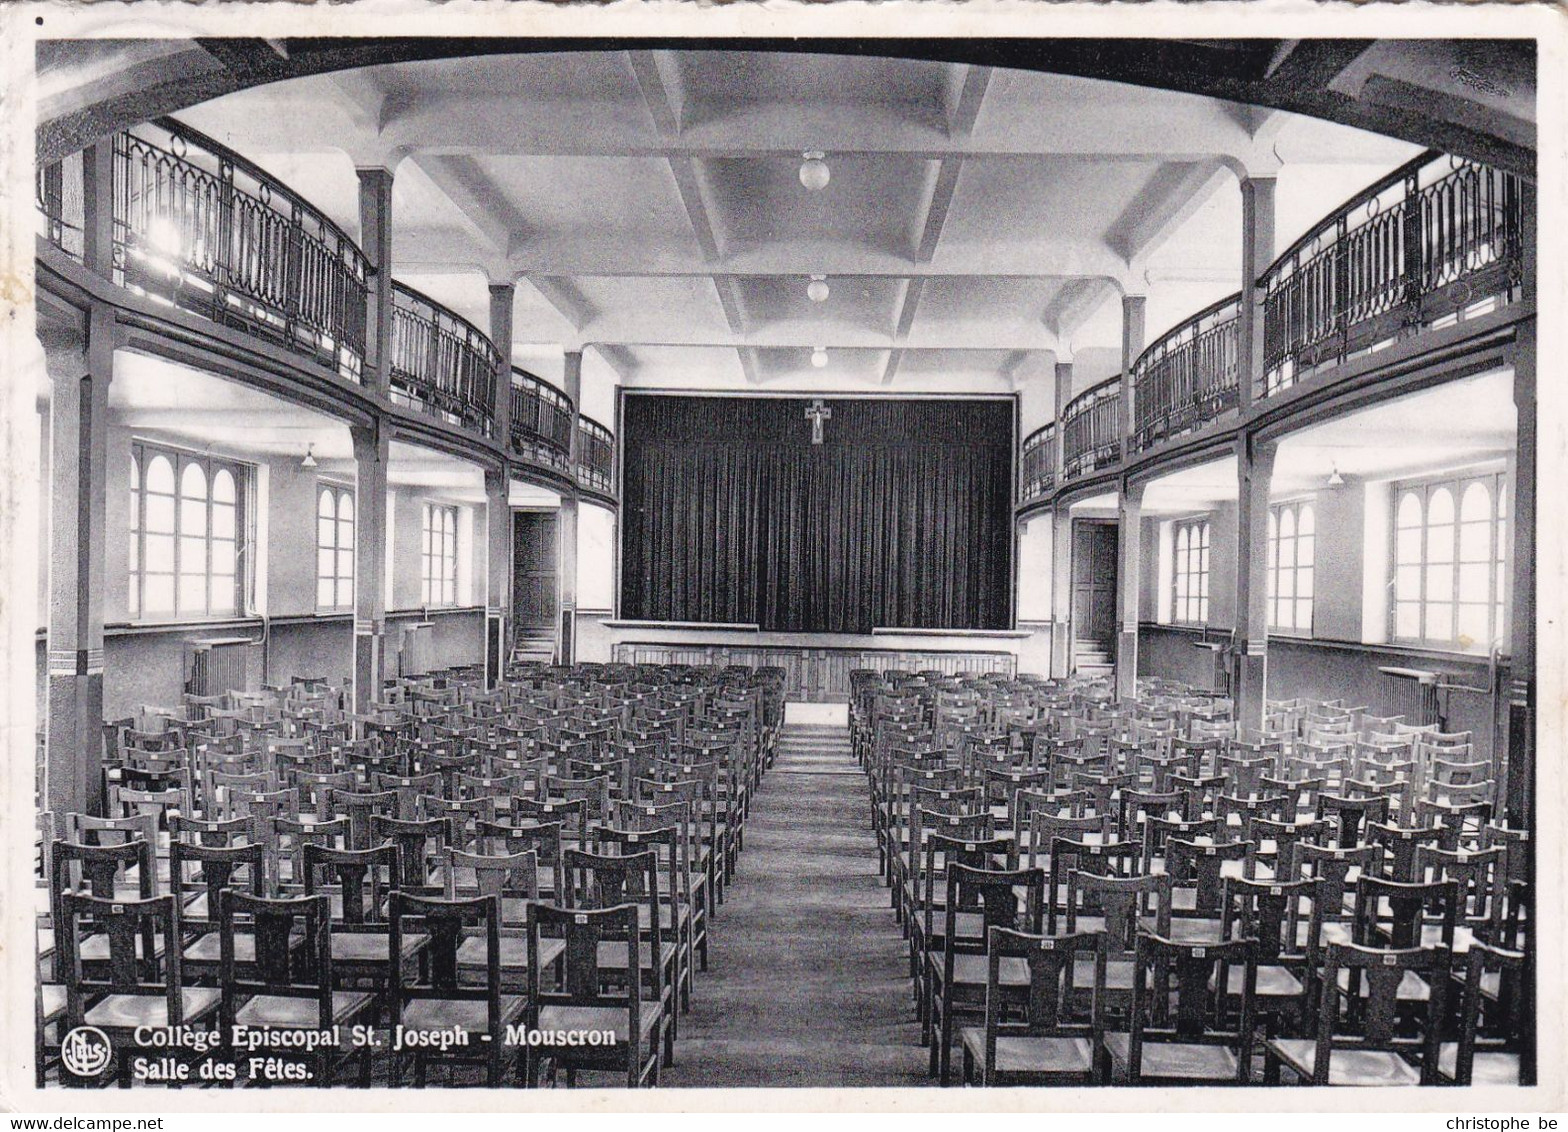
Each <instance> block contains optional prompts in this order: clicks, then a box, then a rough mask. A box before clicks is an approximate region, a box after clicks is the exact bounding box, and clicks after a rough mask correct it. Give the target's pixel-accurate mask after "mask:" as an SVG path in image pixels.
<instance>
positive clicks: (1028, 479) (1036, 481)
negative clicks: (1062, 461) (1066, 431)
mask: <svg viewBox="0 0 1568 1132" xmlns="http://www.w3.org/2000/svg"><path fill="white" fill-rule="evenodd" d="M1055 486H1056V422H1055V421H1052V422H1051V423H1050V424H1048V425H1046V426H1045V427H1044V428H1037V429H1035V430H1034V431H1033V432H1031V433H1030V434H1029V436H1028V438H1027V439H1025V440H1024V448H1023V454H1022V456H1021V458H1020V459H1019V461H1018V501H1019V502H1020V503H1028V502H1029V501H1031V500H1034V499H1038V498H1040V497H1041V496H1042V495H1048V494H1050V491H1051V489H1052V488H1053V487H1055Z"/></svg>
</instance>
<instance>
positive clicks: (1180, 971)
mask: <svg viewBox="0 0 1568 1132" xmlns="http://www.w3.org/2000/svg"><path fill="white" fill-rule="evenodd" d="M1238 967H1239V968H1240V969H1241V970H1242V972H1243V977H1242V981H1241V991H1240V994H1239V995H1235V996H1232V995H1225V994H1215V993H1212V992H1211V990H1210V987H1211V986H1213V987H1230V986H1233V985H1234V982H1233V980H1231V978H1230V971H1231V970H1232V969H1233V968H1238ZM1257 983H1258V953H1257V944H1256V942H1255V941H1253V940H1250V939H1239V940H1230V941H1228V942H1226V943H1178V942H1176V941H1174V940H1170V939H1166V938H1164V937H1163V936H1160V935H1157V934H1149V933H1144V934H1142V935H1140V936H1139V937H1138V939H1137V943H1136V946H1135V947H1134V949H1133V984H1132V1008H1131V1011H1130V1013H1129V1023H1130V1029H1129V1033H1128V1056H1127V1069H1128V1079H1129V1081H1131V1082H1137V1081H1138V1080H1140V1079H1141V1077H1142V1075H1143V1047H1144V1045H1145V1044H1148V1043H1155V1042H1174V1043H1181V1044H1202V1045H1223V1046H1226V1047H1228V1048H1233V1049H1234V1050H1235V1051H1236V1063H1237V1064H1236V1084H1238V1085H1245V1084H1248V1083H1249V1082H1250V1074H1251V1070H1252V1043H1253V1032H1254V1027H1253V1000H1254V997H1255V995H1256V993H1257ZM1233 997H1234V998H1235V999H1239V1003H1237V1004H1236V1005H1235V1006H1234V1007H1232V1005H1231V1002H1232V999H1233ZM1232 1010H1234V1014H1232ZM1232 1017H1234V1018H1235V1025H1234V1026H1229V1025H1227V1024H1226V1023H1227V1022H1228V1021H1229V1020H1230V1019H1231V1018H1232Z"/></svg>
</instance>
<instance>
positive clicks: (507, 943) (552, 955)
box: [457, 935, 566, 970]
mask: <svg viewBox="0 0 1568 1132" xmlns="http://www.w3.org/2000/svg"><path fill="white" fill-rule="evenodd" d="M487 950H488V948H487V947H486V945H485V941H484V940H482V939H480V938H479V937H478V936H470V937H469V938H467V939H465V940H464V941H463V942H462V943H460V944H458V947H457V965H458V966H459V967H462V968H464V969H465V970H482V969H483V968H484V967H485V965H486V964H487V962H488V956H487V955H486V952H487ZM500 953H501V967H502V969H503V970H525V969H527V967H528V941H527V940H526V939H524V938H523V937H522V936H515V935H504V936H502V937H501V948H500ZM564 954H566V941H565V940H562V939H541V940H540V941H539V966H540V967H541V968H543V967H549V966H550V965H551V964H552V963H554V962H555V961H556V960H557V959H559V958H560V957H561V956H562V955H564Z"/></svg>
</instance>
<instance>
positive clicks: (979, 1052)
mask: <svg viewBox="0 0 1568 1132" xmlns="http://www.w3.org/2000/svg"><path fill="white" fill-rule="evenodd" d="M958 1036H959V1038H960V1039H961V1040H962V1041H963V1043H964V1048H965V1049H967V1050H968V1051H969V1052H970V1055H971V1056H972V1057H973V1058H974V1059H975V1063H976V1064H978V1065H983V1064H985V1030H984V1028H983V1027H980V1026H965V1027H964V1028H963V1029H961V1030H960V1031H959V1034H958ZM1093 1069H1094V1047H1093V1046H1091V1045H1090V1044H1089V1039H1088V1038H1070V1037H1048V1036H1045V1035H1040V1036H1032V1035H1007V1034H998V1035H997V1037H996V1065H995V1066H994V1070H995V1072H997V1073H1020V1074H1023V1073H1031V1074H1033V1073H1039V1074H1051V1073H1063V1074H1067V1073H1072V1074H1078V1073H1085V1074H1086V1073H1089V1072H1091V1071H1092V1070H1093Z"/></svg>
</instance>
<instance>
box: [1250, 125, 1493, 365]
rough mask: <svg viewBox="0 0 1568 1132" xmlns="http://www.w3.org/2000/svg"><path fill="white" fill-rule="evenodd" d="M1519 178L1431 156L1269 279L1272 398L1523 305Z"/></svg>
mask: <svg viewBox="0 0 1568 1132" xmlns="http://www.w3.org/2000/svg"><path fill="white" fill-rule="evenodd" d="M1522 233H1523V206H1522V196H1521V191H1520V181H1519V178H1518V177H1517V176H1516V175H1515V174H1512V173H1505V172H1503V171H1502V170H1499V169H1493V168H1490V167H1489V166H1485V165H1479V164H1476V163H1475V162H1472V161H1466V160H1463V159H1462V158H1457V157H1449V156H1446V155H1443V154H1437V153H1431V152H1429V153H1426V154H1423V155H1422V156H1420V157H1418V158H1416V159H1415V160H1414V161H1411V162H1410V163H1408V164H1407V165H1405V166H1403V167H1402V168H1400V169H1397V170H1395V171H1394V172H1393V173H1391V174H1389V175H1388V176H1387V177H1385V178H1383V179H1382V180H1381V181H1378V182H1377V183H1376V184H1373V185H1371V186H1369V187H1368V188H1367V189H1365V190H1364V191H1362V192H1361V193H1359V194H1357V195H1356V196H1355V197H1354V198H1353V199H1351V200H1350V201H1349V202H1348V203H1346V204H1345V205H1344V206H1343V207H1341V208H1340V209H1338V210H1337V211H1336V212H1334V213H1333V214H1332V215H1331V216H1329V217H1328V218H1327V219H1325V220H1323V221H1322V222H1321V223H1320V224H1318V225H1317V226H1316V227H1314V228H1313V229H1312V230H1311V231H1310V232H1308V233H1307V234H1306V235H1305V236H1303V237H1302V238H1301V239H1300V240H1298V241H1297V242H1296V243H1295V245H1294V246H1292V247H1291V248H1290V250H1289V251H1287V252H1286V253H1285V254H1284V255H1282V256H1280V257H1279V259H1277V260H1276V261H1275V262H1274V264H1273V265H1272V266H1271V267H1270V268H1269V269H1268V270H1267V271H1266V272H1264V274H1263V276H1262V277H1261V278H1260V279H1259V280H1258V286H1259V287H1261V288H1262V289H1263V292H1264V298H1263V374H1264V378H1263V390H1262V392H1263V395H1264V396H1268V395H1270V394H1272V393H1276V392H1278V391H1279V390H1281V389H1285V388H1288V387H1289V386H1291V385H1293V384H1295V383H1296V382H1297V381H1299V380H1300V379H1301V376H1302V374H1303V373H1304V372H1305V371H1309V370H1311V369H1313V368H1315V367H1318V366H1321V365H1324V364H1332V363H1337V362H1339V361H1343V360H1344V359H1345V358H1347V357H1349V356H1351V355H1353V354H1355V353H1357V352H1358V351H1361V350H1366V349H1369V348H1371V347H1372V346H1374V345H1376V344H1378V343H1380V342H1385V341H1389V340H1391V339H1394V338H1397V337H1399V336H1401V335H1402V334H1405V333H1408V332H1409V330H1410V329H1412V328H1416V327H1421V326H1430V325H1432V324H1433V323H1436V322H1439V321H1441V320H1443V319H1448V318H1453V317H1457V316H1462V315H1463V314H1465V313H1467V312H1473V311H1476V310H1478V309H1484V307H1486V306H1490V305H1492V304H1496V303H1500V302H1508V301H1511V300H1513V299H1514V298H1516V297H1517V296H1518V292H1519V286H1520V283H1521V281H1522V278H1523V263H1524V257H1523V240H1522Z"/></svg>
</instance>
